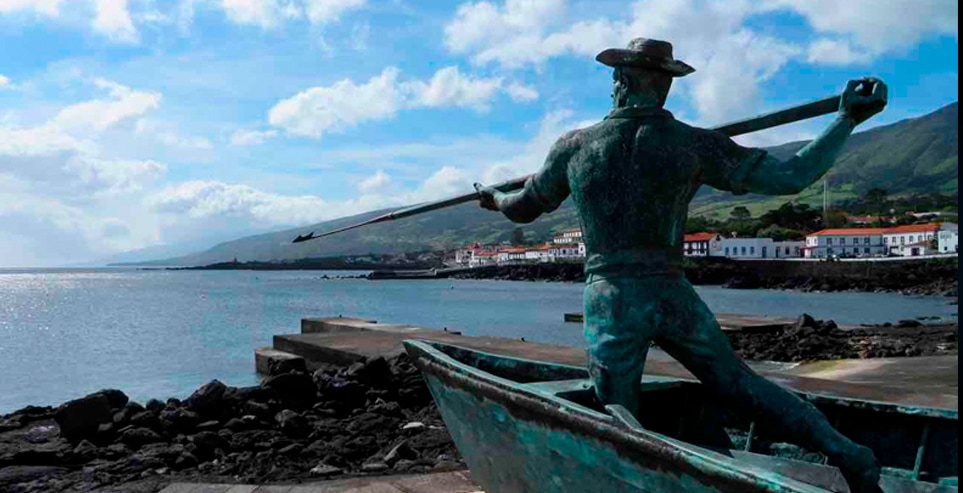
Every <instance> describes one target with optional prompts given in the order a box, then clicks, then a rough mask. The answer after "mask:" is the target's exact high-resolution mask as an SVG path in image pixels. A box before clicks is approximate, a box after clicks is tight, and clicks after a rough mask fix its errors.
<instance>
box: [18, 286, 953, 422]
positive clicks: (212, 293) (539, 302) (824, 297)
mask: <svg viewBox="0 0 963 493" xmlns="http://www.w3.org/2000/svg"><path fill="white" fill-rule="evenodd" d="M323 274H326V273H325V272H320V271H296V272H246V271H225V272H218V271H138V270H119V269H99V270H46V271H44V270H33V271H13V270H6V271H4V270H0V413H6V412H10V411H13V410H15V409H17V408H20V407H22V406H25V405H27V404H36V405H54V404H58V403H60V402H63V401H65V400H67V399H71V398H74V397H77V396H82V395H85V394H87V393H89V392H92V391H96V390H98V389H101V388H105V387H113V388H119V389H122V390H123V391H125V392H127V394H128V395H130V396H131V397H132V398H134V399H136V400H138V401H141V402H143V401H145V400H146V399H148V398H151V397H157V398H167V397H171V396H180V397H183V396H186V395H189V394H190V392H191V391H193V390H194V389H195V388H197V386H199V385H201V384H203V383H205V382H207V381H209V380H211V379H214V378H218V379H220V380H221V381H224V382H225V383H227V384H229V385H251V384H254V383H256V382H257V376H256V374H255V373H254V348H256V347H259V346H268V345H270V344H271V337H272V336H273V335H275V334H291V333H297V331H298V330H299V321H300V319H301V318H302V317H311V316H337V315H339V314H341V315H344V316H357V317H367V318H373V319H376V320H379V321H381V322H383V323H410V324H415V325H420V326H423V327H428V328H438V329H440V328H442V327H448V328H450V329H455V330H461V331H463V332H464V333H465V334H466V335H494V336H508V337H522V336H524V337H525V338H526V339H528V340H531V341H541V342H547V343H553V344H562V345H573V346H580V345H581V344H582V334H581V326H580V325H578V324H567V323H564V322H563V321H562V314H563V313H564V312H573V311H581V296H582V293H581V289H582V288H581V285H579V284H564V283H532V282H506V281H469V280H464V281H459V280H455V281H449V280H437V281H367V280H361V279H345V280H321V279H320V277H321V276H322V275H323ZM327 274H329V275H337V274H339V273H330V272H329V273H327ZM340 274H344V273H340ZM698 290H699V292H700V294H701V295H702V297H703V298H704V299H705V300H706V302H707V303H708V304H709V306H710V307H711V308H712V309H713V310H715V311H717V312H726V313H747V314H765V315H773V316H789V317H796V316H798V315H799V314H801V313H804V312H805V313H810V314H812V315H813V316H815V317H817V318H821V319H830V318H831V319H834V320H836V321H837V322H838V323H847V324H859V323H877V322H878V323H882V322H893V321H896V320H900V319H906V318H916V317H921V316H937V317H944V318H953V319H955V318H956V313H957V307H956V306H952V305H949V304H948V302H947V300H946V299H943V298H935V297H905V296H900V295H892V294H852V293H845V294H820V293H798V292H789V291H767V290H728V289H721V288H715V287H700V288H698Z"/></svg>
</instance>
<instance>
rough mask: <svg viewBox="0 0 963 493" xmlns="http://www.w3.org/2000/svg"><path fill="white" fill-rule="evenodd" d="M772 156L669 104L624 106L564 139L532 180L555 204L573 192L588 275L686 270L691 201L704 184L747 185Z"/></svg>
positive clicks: (734, 188) (738, 190)
mask: <svg viewBox="0 0 963 493" xmlns="http://www.w3.org/2000/svg"><path fill="white" fill-rule="evenodd" d="M765 154H766V152H765V151H764V150H762V149H751V148H745V147H742V146H740V145H738V144H736V143H735V142H733V141H732V139H730V138H729V137H728V136H726V135H724V134H721V133H719V132H715V131H712V130H705V129H700V128H694V127H691V126H689V125H686V124H684V123H681V122H679V121H677V120H676V119H675V118H673V116H672V114H671V113H670V112H668V111H666V110H664V109H661V108H655V107H652V108H624V109H620V110H615V111H613V112H612V113H611V114H609V116H608V117H607V118H606V119H605V120H603V121H601V122H600V123H598V124H596V125H594V126H592V127H589V128H586V129H583V130H579V131H576V132H572V133H570V134H568V135H566V136H565V137H563V138H562V139H560V140H559V142H558V143H557V144H556V145H555V147H554V148H553V149H552V152H551V154H550V156H549V159H548V160H547V162H546V164H545V166H544V167H543V168H542V169H541V170H540V171H539V172H538V173H537V174H536V175H535V176H534V178H533V179H532V182H531V183H530V185H531V186H532V187H533V188H534V189H535V190H534V191H535V192H536V194H537V196H538V197H539V199H540V201H541V202H543V205H544V206H545V208H546V209H554V208H556V207H558V206H559V205H560V204H561V203H562V201H564V200H565V199H566V198H567V197H568V195H569V194H571V196H572V199H573V201H574V202H575V207H576V209H577V210H578V215H579V219H580V221H581V225H582V234H583V237H584V241H585V248H586V262H585V271H586V274H598V275H607V276H633V277H636V276H646V275H658V274H675V275H681V263H682V237H683V235H684V234H685V222H686V217H687V216H688V208H689V201H690V200H692V197H693V196H694V195H695V193H696V191H697V190H698V189H699V187H700V186H701V185H702V184H708V185H709V186H711V187H713V188H716V189H719V190H723V191H729V192H732V193H735V194H743V193H746V189H745V188H744V186H743V181H744V180H745V178H746V176H747V175H748V174H749V173H750V172H751V171H752V169H753V167H754V166H755V165H756V164H757V163H758V162H759V161H760V160H761V159H762V158H763V157H764V156H765Z"/></svg>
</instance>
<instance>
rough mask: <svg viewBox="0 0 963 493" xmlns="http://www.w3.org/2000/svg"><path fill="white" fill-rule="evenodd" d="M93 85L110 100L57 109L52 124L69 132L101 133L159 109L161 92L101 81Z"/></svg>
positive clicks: (87, 102)
mask: <svg viewBox="0 0 963 493" xmlns="http://www.w3.org/2000/svg"><path fill="white" fill-rule="evenodd" d="M95 84H96V85H97V87H99V88H101V89H107V90H108V91H109V92H110V97H111V99H109V100H107V99H95V100H92V101H86V102H83V103H77V104H74V105H71V106H67V107H66V108H64V109H62V110H60V112H59V113H58V114H57V116H56V117H55V118H54V120H53V123H55V124H56V125H58V126H60V127H63V128H67V129H72V130H84V129H89V128H91V127H92V128H93V129H95V130H104V129H106V128H107V127H110V126H111V125H114V124H116V123H118V122H120V121H123V120H125V119H128V118H131V117H135V116H140V115H143V114H144V113H146V112H147V111H150V110H152V109H156V108H157V107H159V106H160V101H161V95H160V93H156V92H142V91H134V90H131V89H130V88H129V87H126V86H123V85H120V84H117V83H116V82H110V81H107V80H103V79H97V80H96V81H95Z"/></svg>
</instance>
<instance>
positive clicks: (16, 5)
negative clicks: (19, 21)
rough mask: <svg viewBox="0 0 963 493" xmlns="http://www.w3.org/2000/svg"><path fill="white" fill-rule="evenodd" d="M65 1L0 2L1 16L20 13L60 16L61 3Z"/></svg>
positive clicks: (5, 0) (11, 0) (23, 0)
mask: <svg viewBox="0 0 963 493" xmlns="http://www.w3.org/2000/svg"><path fill="white" fill-rule="evenodd" d="M62 1H63V0H0V14H7V13H14V12H19V11H24V10H27V11H33V12H35V13H37V14H43V15H46V16H50V17H56V16H58V15H59V14H60V3H61V2H62Z"/></svg>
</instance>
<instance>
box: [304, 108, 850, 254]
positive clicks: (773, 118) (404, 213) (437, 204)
mask: <svg viewBox="0 0 963 493" xmlns="http://www.w3.org/2000/svg"><path fill="white" fill-rule="evenodd" d="M839 100H840V96H832V97H828V98H824V99H820V100H819V101H813V102H811V103H806V104H802V105H798V106H793V107H791V108H786V109H784V110H779V111H774V112H772V113H765V114H762V115H759V116H756V117H753V118H747V119H745V120H739V121H735V122H731V123H726V124H725V125H720V126H718V127H714V128H713V129H712V130H715V131H717V132H722V133H724V134H726V135H728V136H729V137H735V136H737V135H744V134H748V133H752V132H758V131H760V130H765V129H767V128H773V127H778V126H780V125H786V124H788V123H795V122H799V121H803V120H808V119H810V118H815V117H817V116H823V115H828V114H830V113H835V112H836V111H837V110H839ZM526 180H528V176H523V177H521V178H515V179H514V180H509V181H506V182H503V183H499V184H498V185H495V186H494V187H493V188H495V189H497V190H500V191H502V192H512V191H515V190H520V189H522V188H524V187H525V181H526ZM473 200H478V193H477V192H472V193H466V194H464V195H459V196H457V197H451V198H448V199H444V200H437V201H434V202H425V203H422V204H417V205H412V206H409V207H405V208H403V209H398V210H396V211H392V212H389V213H387V214H383V215H380V216H378V217H374V218H371V219H369V220H367V221H364V222H361V223H357V224H352V225H350V226H345V227H343V228H338V229H334V230H331V231H325V232H323V233H320V234H314V232H313V231H312V232H310V233H308V234H307V235H303V236H301V235H298V237H297V238H295V239H294V241H293V243H301V242H303V241H308V240H316V239H318V238H323V237H325V236H331V235H335V234H338V233H343V232H345V231H351V230H352V229H357V228H361V227H363V226H368V225H371V224H378V223H383V222H386V221H394V220H396V219H401V218H404V217H410V216H414V215H416V214H424V213H426V212H431V211H435V210H438V209H444V208H446V207H451V206H453V205H458V204H464V203H466V202H471V201H473Z"/></svg>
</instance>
